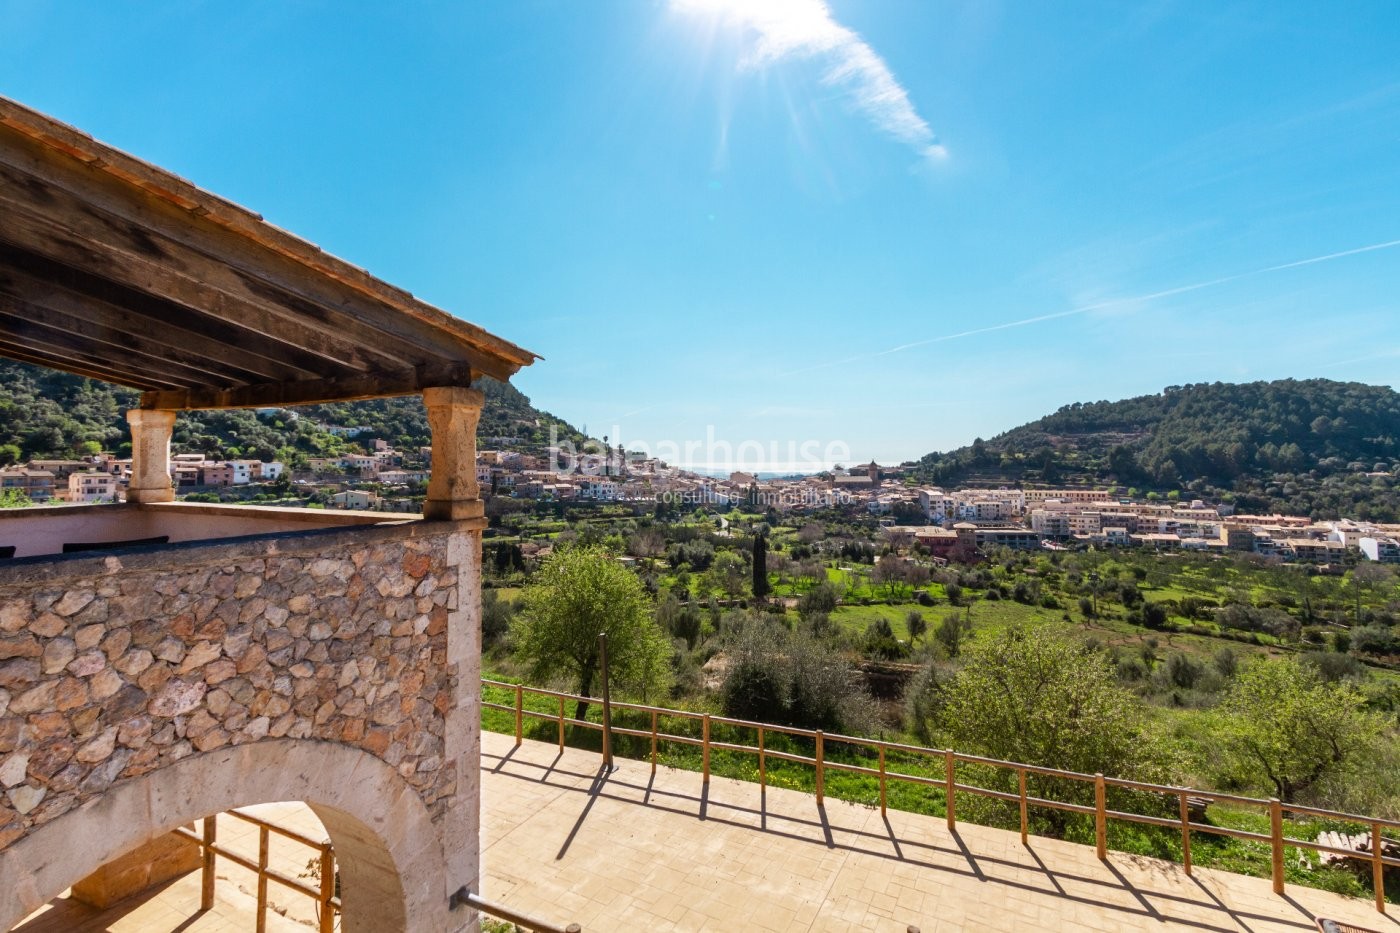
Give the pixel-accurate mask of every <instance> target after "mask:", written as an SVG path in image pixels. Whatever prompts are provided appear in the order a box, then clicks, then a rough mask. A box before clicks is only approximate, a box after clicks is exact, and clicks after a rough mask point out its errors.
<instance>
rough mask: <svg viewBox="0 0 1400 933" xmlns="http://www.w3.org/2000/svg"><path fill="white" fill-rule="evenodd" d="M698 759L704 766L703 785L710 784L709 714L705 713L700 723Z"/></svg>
mask: <svg viewBox="0 0 1400 933" xmlns="http://www.w3.org/2000/svg"><path fill="white" fill-rule="evenodd" d="M700 735H701V738H700V757H701V758H702V759H703V761H704V765H705V777H704V783H706V784H708V783H710V714H709V713H706V714H705V718H704V720H703V722H702V723H701V733H700Z"/></svg>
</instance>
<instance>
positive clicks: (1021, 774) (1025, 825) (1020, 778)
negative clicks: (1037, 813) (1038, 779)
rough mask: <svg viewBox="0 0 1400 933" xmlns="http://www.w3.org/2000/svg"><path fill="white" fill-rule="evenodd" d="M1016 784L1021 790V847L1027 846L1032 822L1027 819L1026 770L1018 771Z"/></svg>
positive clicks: (1020, 769)
mask: <svg viewBox="0 0 1400 933" xmlns="http://www.w3.org/2000/svg"><path fill="white" fill-rule="evenodd" d="M1016 783H1017V784H1018V785H1020V790H1021V845H1026V836H1027V834H1028V833H1029V831H1030V820H1029V819H1027V818H1026V816H1027V814H1026V769H1025V768H1017V769H1016Z"/></svg>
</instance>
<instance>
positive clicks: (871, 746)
mask: <svg viewBox="0 0 1400 933" xmlns="http://www.w3.org/2000/svg"><path fill="white" fill-rule="evenodd" d="M482 686H483V687H484V688H486V689H488V690H490V689H496V690H507V691H512V692H513V693H514V698H513V699H514V702H513V703H510V704H505V703H495V702H491V701H489V700H487V699H486V698H485V696H483V698H482V704H481V705H482V706H483V707H484V708H486V709H495V710H501V711H503V712H506V713H511V714H513V715H514V717H515V742H516V744H517V745H519V744H520V743H521V741H523V739H524V724H525V719H526V718H532V719H539V720H544V721H549V722H554V723H556V724H557V726H558V743H559V749H560V751H563V749H564V739H565V735H564V733H565V727H566V725H572V726H575V727H580V728H584V729H595V730H598V731H600V732H601V733H602V734H603V739H604V743H603V744H604V748H607V749H611V747H612V743H611V737H612V736H614V735H624V736H631V737H634V738H639V739H648V740H650V756H649V757H650V762H651V771H652V773H653V774H655V773H656V764H657V754H658V746H659V745H660V743H663V742H665V743H675V744H679V745H687V746H698V747H699V748H700V750H701V776H702V777H701V779H702V781H703V782H704V783H706V784H708V783H709V780H710V755H711V752H712V751H714V750H721V751H728V752H737V753H740V754H749V755H757V756H758V783H759V786H760V788H762V789H766V788H767V786H768V761H769V760H780V761H787V762H794V763H797V764H801V765H811V766H812V767H813V769H814V770H815V775H814V777H815V788H816V790H815V793H816V798H817V803H818V804H819V805H820V804H821V803H822V802H823V800H824V799H825V792H826V774H827V772H828V771H840V772H847V773H852V774H861V775H865V776H868V777H874V778H877V779H878V781H879V790H880V813H881V815H884V814H885V813H886V812H887V808H888V788H889V785H890V783H891V782H894V783H906V784H914V785H921V786H924V787H929V788H937V789H941V790H942V791H943V795H944V804H945V805H944V810H945V814H946V817H947V821H948V828H949V829H953V828H954V827H955V826H956V825H957V799H958V796H959V795H970V796H973V797H984V798H990V799H993V800H999V801H1003V802H1005V803H1007V804H1016V805H1017V807H1018V809H1019V815H1020V830H1021V841H1022V842H1023V843H1024V842H1026V841H1027V838H1028V836H1029V833H1030V821H1029V810H1030V809H1031V808H1033V807H1034V808H1039V809H1048V810H1057V811H1062V812H1068V813H1077V814H1082V815H1084V816H1092V817H1093V819H1094V844H1095V848H1096V850H1097V854H1098V857H1099V858H1100V859H1105V858H1107V856H1108V821H1109V820H1117V821H1122V822H1127V823H1138V824H1143V825H1147V826H1156V827H1161V828H1167V829H1175V830H1177V831H1179V832H1180V834H1181V851H1182V865H1183V868H1184V869H1185V871H1186V873H1187V874H1188V875H1189V874H1191V867H1192V865H1191V837H1192V834H1193V833H1207V834H1214V835H1218V836H1228V837H1230V838H1234V839H1240V840H1244V841H1247V842H1257V843H1261V844H1263V845H1266V846H1268V847H1269V850H1270V855H1271V859H1270V873H1271V875H1272V878H1273V888H1274V893H1276V894H1282V893H1283V892H1284V849H1285V848H1286V847H1289V846H1292V847H1294V848H1296V849H1306V850H1309V851H1313V852H1318V853H1328V854H1332V855H1339V856H1344V857H1347V858H1351V859H1361V860H1364V861H1367V862H1369V863H1370V866H1371V876H1372V883H1373V885H1374V887H1375V903H1376V910H1378V911H1380V912H1381V913H1384V912H1385V869H1386V868H1400V859H1397V858H1390V857H1387V856H1386V855H1385V854H1384V848H1383V846H1384V842H1385V840H1384V836H1383V834H1384V831H1385V830H1400V821H1396V820H1386V819H1378V818H1376V817H1371V816H1361V815H1358V814H1353V813H1342V812H1339V811H1336V810H1326V809H1322V808H1320V807H1307V806H1301V805H1299V804H1291V803H1283V802H1281V801H1280V800H1278V799H1277V798H1269V799H1267V800H1265V799H1262V798H1257V797H1243V796H1239V795H1236V794H1222V793H1216V792H1214V791H1203V790H1196V789H1194V788H1189V787H1174V786H1170V785H1166V784H1152V783H1148V782H1144V781H1132V780H1128V779H1126V778H1114V777H1107V776H1105V775H1103V774H1084V773H1081V772H1077V771H1063V770H1060V769H1058V768H1046V767H1041V766H1039V765H1029V764H1022V763H1020V762H1014V761H1001V760H999V759H996V758H985V757H982V756H980V755H969V754H966V753H963V752H958V751H954V750H953V749H937V748H926V747H924V746H921V745H906V744H903V743H900V742H886V741H883V740H880V739H866V738H857V737H855V736H849V735H840V734H837V733H826V732H822V731H821V730H813V729H799V728H796V727H793V726H780V725H775V724H772V723H762V722H752V721H749V720H745V719H731V718H729V717H726V716H716V715H713V714H711V713H696V712H692V711H690V710H678V709H667V708H664V707H658V706H648V705H645V704H641V703H624V702H619V701H617V700H611V701H610V703H609V704H608V708H607V709H606V710H605V712H604V716H603V720H602V721H601V722H592V721H589V720H586V719H569V718H567V717H566V716H565V715H564V706H565V704H566V703H570V702H580V703H587V704H597V705H598V706H600V707H602V706H603V701H602V700H600V699H597V698H594V697H584V696H579V695H577V694H572V693H563V692H560V691H557V690H546V689H544V688H540V687H526V686H524V685H522V684H510V683H505V682H502V681H496V680H483V681H482ZM527 694H528V695H530V696H532V697H545V698H549V699H552V700H554V701H556V703H557V709H556V710H555V711H553V712H542V711H539V710H532V709H527V708H526V706H525V697H526V695H527ZM613 710H624V711H631V712H638V713H643V714H649V716H650V728H649V729H631V728H624V727H620V726H615V725H613V724H612V722H611V715H610V713H611V711H613ZM662 718H674V719H682V720H688V721H692V722H695V721H698V722H699V724H700V726H699V732H700V735H699V737H696V736H693V735H679V734H675V733H667V732H663V731H661V730H660V727H659V720H660V719H662ZM716 726H726V727H731V728H733V729H737V730H751V731H753V732H755V733H756V736H757V738H756V744H753V745H748V744H743V743H740V742H722V741H716V740H714V738H713V737H712V731H713V729H714V727H716ZM773 734H779V735H787V736H795V737H798V738H803V739H809V740H811V742H812V748H813V752H812V754H811V755H801V754H795V753H793V752H789V751H779V750H776V749H773V748H770V747H768V743H767V739H768V737H769V736H771V735H773ZM833 743H835V744H839V745H842V746H845V747H848V748H856V749H863V750H865V751H867V752H870V753H874V754H875V756H876V760H877V762H878V764H877V766H876V767H873V768H872V767H867V766H865V765H857V764H852V763H850V762H845V761H833V760H831V759H830V758H829V757H828V755H827V746H828V745H830V744H833ZM891 752H893V753H898V754H900V755H907V756H912V757H914V758H922V759H926V760H928V761H929V762H930V763H931V765H933V766H934V767H935V768H936V767H937V764H938V763H939V762H941V763H942V765H943V767H942V769H941V770H942V776H941V777H929V776H927V775H922V774H909V773H906V772H902V771H895V770H891V769H890V768H889V767H888V763H887V761H886V758H887V756H888V754H889V753H891ZM960 764H965V765H975V766H984V767H988V768H991V769H993V770H994V771H1006V772H1011V773H1014V774H1015V775H1016V784H1017V791H1016V792H1015V793H1011V792H1008V791H1001V790H996V789H994V788H989V787H979V786H977V785H974V784H966V783H961V782H959V781H958V780H957V766H958V765H960ZM1028 775H1036V776H1040V777H1047V778H1055V779H1062V780H1066V781H1071V782H1077V783H1081V784H1085V785H1089V786H1092V788H1093V797H1094V804H1093V805H1092V806H1089V805H1086V804H1079V803H1071V802H1069V801H1065V800H1055V799H1051V798H1048V797H1041V796H1032V795H1030V794H1029V793H1028V792H1027V776H1028ZM1110 788H1112V789H1116V790H1124V791H1133V792H1139V793H1144V794H1150V795H1154V796H1155V797H1157V798H1160V799H1161V802H1162V812H1171V810H1173V809H1174V810H1175V812H1176V816H1174V817H1164V816H1153V815H1150V814H1146V813H1133V812H1130V811H1127V810H1117V809H1110V808H1109V807H1108V790H1109V789H1110ZM1086 796H1087V795H1086ZM1193 800H1204V801H1207V802H1209V803H1224V804H1231V805H1236V806H1246V807H1258V808H1261V809H1263V810H1264V811H1265V812H1266V813H1267V814H1268V817H1269V826H1270V830H1269V832H1268V833H1257V832H1250V831H1247V830H1242V829H1232V828H1229V827H1225V826H1215V825H1213V824H1210V823H1202V822H1199V821H1196V820H1192V819H1191V812H1190V810H1191V807H1190V801H1193ZM1172 804H1174V805H1175V806H1174V807H1172V806H1171V805H1172ZM1285 813H1289V814H1296V815H1300V816H1309V817H1318V818H1322V819H1329V820H1337V821H1340V822H1346V823H1356V824H1363V825H1366V826H1368V827H1369V828H1370V833H1371V851H1370V852H1369V853H1362V852H1358V851H1356V850H1352V849H1344V848H1340V847H1337V846H1331V845H1326V844H1324V843H1321V842H1316V841H1313V840H1307V839H1295V838H1292V837H1288V836H1285V835H1284V834H1283V816H1284V814H1285Z"/></svg>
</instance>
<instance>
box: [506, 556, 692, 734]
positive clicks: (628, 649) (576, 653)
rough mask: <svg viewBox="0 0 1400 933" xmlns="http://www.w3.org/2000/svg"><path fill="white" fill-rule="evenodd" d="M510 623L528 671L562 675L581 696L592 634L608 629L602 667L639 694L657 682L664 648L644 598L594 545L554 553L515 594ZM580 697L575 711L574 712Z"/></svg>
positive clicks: (662, 675)
mask: <svg viewBox="0 0 1400 933" xmlns="http://www.w3.org/2000/svg"><path fill="white" fill-rule="evenodd" d="M521 605H522V609H521V612H520V614H519V615H518V616H517V617H516V619H515V620H514V622H513V623H512V625H511V631H512V634H513V636H514V641H515V650H516V653H517V655H518V656H519V657H520V658H521V659H522V660H524V661H526V662H527V663H528V664H529V665H530V675H531V677H535V678H547V677H552V676H554V675H556V674H567V675H569V676H571V677H573V678H574V679H575V680H576V681H577V683H578V692H579V694H580V695H582V696H589V694H590V692H591V691H592V689H593V680H594V677H595V676H596V675H597V674H598V670H599V655H598V636H599V635H600V634H603V633H606V634H607V636H608V673H609V675H610V676H611V677H612V679H613V680H615V681H616V682H617V683H618V685H619V686H620V687H622V688H623V689H627V690H632V691H635V692H636V693H639V694H641V695H642V696H643V697H645V696H646V695H647V694H648V693H649V692H651V691H654V690H656V689H657V688H659V687H660V686H662V684H663V682H664V681H665V680H666V677H667V674H668V666H667V665H668V659H669V655H670V648H669V645H668V642H667V639H666V636H665V635H664V634H663V633H662V631H661V629H660V627H659V626H657V624H656V623H655V622H654V621H653V619H652V611H651V600H650V599H649V598H648V596H647V594H646V590H644V589H643V588H642V584H641V581H640V580H638V579H637V577H636V575H635V574H633V573H632V572H631V571H630V570H628V569H627V568H626V567H624V566H623V565H622V564H621V563H619V562H618V561H617V560H616V559H615V558H613V557H612V556H611V555H609V554H608V553H607V552H606V551H604V550H602V549H601V548H591V547H573V548H565V549H563V550H560V551H556V552H554V554H553V555H551V556H550V557H549V558H548V559H547V560H545V562H544V563H543V564H542V565H541V566H540V569H539V571H538V573H536V575H535V579H534V581H533V582H532V583H531V584H530V585H529V586H527V587H525V590H524V592H523V593H522V594H521ZM587 712H588V704H587V703H585V702H582V701H580V702H579V704H578V709H577V711H576V713H575V715H576V717H577V718H579V719H582V718H583V717H584V715H585V714H586V713H587Z"/></svg>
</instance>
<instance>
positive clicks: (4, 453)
mask: <svg viewBox="0 0 1400 933" xmlns="http://www.w3.org/2000/svg"><path fill="white" fill-rule="evenodd" d="M22 456H24V451H22V450H20V449H19V445H18V444H0V466H10V465H11V464H14V463H19V458H20V457H22Z"/></svg>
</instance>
